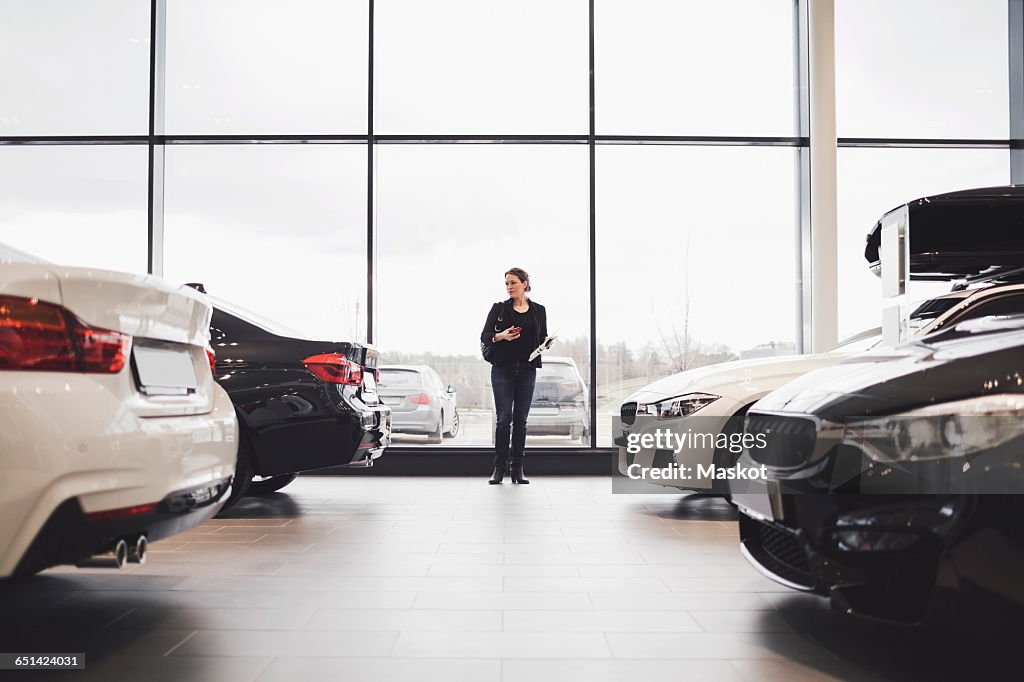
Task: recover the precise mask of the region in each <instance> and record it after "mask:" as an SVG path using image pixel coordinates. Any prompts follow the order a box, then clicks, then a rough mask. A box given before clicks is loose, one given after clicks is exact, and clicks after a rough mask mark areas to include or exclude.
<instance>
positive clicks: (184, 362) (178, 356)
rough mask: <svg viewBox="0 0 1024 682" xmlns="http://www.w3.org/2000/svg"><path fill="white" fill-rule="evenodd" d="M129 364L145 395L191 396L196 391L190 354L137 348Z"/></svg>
mask: <svg viewBox="0 0 1024 682" xmlns="http://www.w3.org/2000/svg"><path fill="white" fill-rule="evenodd" d="M132 364H133V366H134V368H135V378H136V382H137V383H138V387H139V391H140V392H141V393H143V394H145V395H191V394H193V393H195V392H196V391H197V390H198V389H199V378H198V376H197V375H196V368H195V363H194V362H193V360H192V353H191V352H189V350H188V349H187V348H183V347H174V346H169V345H168V346H156V345H136V346H135V348H134V349H133V350H132Z"/></svg>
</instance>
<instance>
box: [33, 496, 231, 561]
mask: <svg viewBox="0 0 1024 682" xmlns="http://www.w3.org/2000/svg"><path fill="white" fill-rule="evenodd" d="M230 488H231V479H230V478H225V479H222V480H219V481H216V482H214V483H212V484H210V485H205V486H199V487H195V488H190V489H187V490H178V491H175V492H173V493H171V494H170V495H167V496H166V497H165V498H164V499H163V500H161V501H160V503H159V504H158V505H157V508H156V510H155V511H153V512H150V513H147V514H139V515H135V516H129V517H124V518H118V519H110V520H101V521H91V520H88V518H87V517H86V514H85V512H83V511H82V505H81V504H80V503H79V501H78V499H77V498H71V499H69V500H65V501H64V502H63V503H61V504H60V505H58V506H57V508H56V509H54V511H53V513H52V514H50V517H49V518H48V519H47V520H46V523H44V524H43V527H42V528H41V529H40V530H39V533H38V534H37V535H36V537H35V538H34V539H33V540H32V544H31V545H29V547H28V550H27V551H26V552H25V554H24V555H23V556H22V557H21V560H20V561H19V562H18V564H17V566H16V568H15V569H14V574H15V575H18V574H32V573H37V572H38V571H41V570H44V569H46V568H50V567H51V566H57V565H60V564H75V563H78V562H80V561H82V560H84V559H87V558H89V557H91V556H93V555H94V554H99V553H101V552H105V551H108V550H109V549H110V548H112V547H113V545H114V543H116V542H117V540H118V539H120V538H135V537H138V536H139V535H145V536H146V538H147V539H148V540H149V541H151V542H152V541H155V540H159V539H161V538H165V537H169V536H171V535H175V534H177V533H181V532H182V531H185V530H188V529H189V528H193V527H194V526H197V525H199V524H200V523H202V522H204V521H206V520H207V519H209V518H210V517H212V516H213V515H214V514H216V513H217V510H219V509H220V507H221V503H222V502H223V500H224V499H225V496H226V494H227V492H228V491H229V490H230Z"/></svg>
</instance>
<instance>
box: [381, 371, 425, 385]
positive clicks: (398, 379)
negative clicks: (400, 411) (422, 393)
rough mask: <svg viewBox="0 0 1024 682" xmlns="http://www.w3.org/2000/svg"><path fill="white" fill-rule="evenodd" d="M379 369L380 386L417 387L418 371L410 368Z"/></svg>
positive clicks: (419, 383)
mask: <svg viewBox="0 0 1024 682" xmlns="http://www.w3.org/2000/svg"><path fill="white" fill-rule="evenodd" d="M379 369H380V382H379V386H380V387H381V388H419V387H420V385H421V381H420V373H419V372H417V371H415V370H411V369H385V368H383V367H381V368H379Z"/></svg>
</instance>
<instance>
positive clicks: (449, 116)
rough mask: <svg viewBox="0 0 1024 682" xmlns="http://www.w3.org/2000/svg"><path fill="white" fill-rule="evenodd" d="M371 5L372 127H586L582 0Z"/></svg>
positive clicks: (471, 130)
mask: <svg viewBox="0 0 1024 682" xmlns="http://www.w3.org/2000/svg"><path fill="white" fill-rule="evenodd" d="M374 12H375V14H374V27H375V30H376V31H375V32H376V38H375V41H374V79H375V80H374V97H375V102H374V132H376V133H380V134H386V133H391V134H418V133H422V134H434V135H444V134H456V133H457V134H497V133H503V134H506V133H507V134H527V133H533V134H577V135H585V134H586V133H587V129H588V126H589V124H588V121H587V108H588V106H589V105H588V101H589V99H588V98H589V95H588V82H587V73H588V64H587V59H588V58H587V55H588V51H589V47H588V20H587V3H585V2H548V1H547V0H519V1H518V2H514V3H509V2H501V1H500V0H435V1H433V2H422V1H421V0H378V2H377V3H376V4H375V6H374Z"/></svg>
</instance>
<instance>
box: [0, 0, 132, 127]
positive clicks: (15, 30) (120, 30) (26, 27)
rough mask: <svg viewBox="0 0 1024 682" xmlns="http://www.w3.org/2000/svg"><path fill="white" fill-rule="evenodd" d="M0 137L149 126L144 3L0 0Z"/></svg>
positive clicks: (109, 0) (104, 0)
mask: <svg viewBox="0 0 1024 682" xmlns="http://www.w3.org/2000/svg"><path fill="white" fill-rule="evenodd" d="M0 63H2V64H3V67H2V68H0V93H3V94H2V96H0V135H2V136H8V135H11V136H13V135H145V134H146V133H147V132H149V3H148V2H138V0H91V1H90V2H67V1H66V0H5V1H4V2H3V3H2V4H0Z"/></svg>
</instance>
